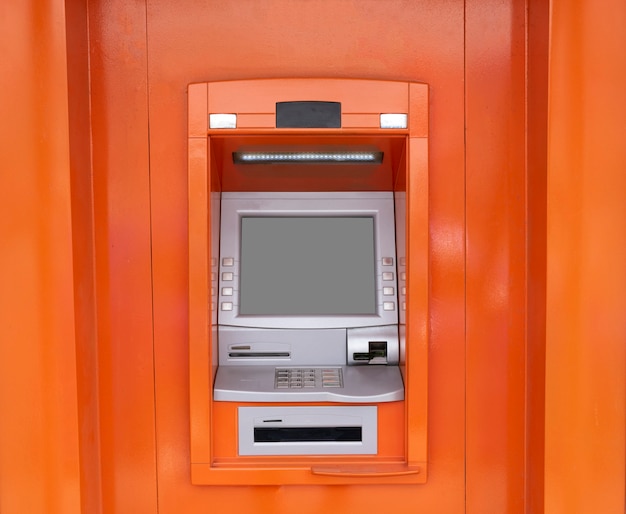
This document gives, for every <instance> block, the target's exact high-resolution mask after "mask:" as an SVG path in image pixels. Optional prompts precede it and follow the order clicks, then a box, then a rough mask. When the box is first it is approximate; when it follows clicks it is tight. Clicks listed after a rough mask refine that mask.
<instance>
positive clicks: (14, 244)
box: [0, 0, 81, 514]
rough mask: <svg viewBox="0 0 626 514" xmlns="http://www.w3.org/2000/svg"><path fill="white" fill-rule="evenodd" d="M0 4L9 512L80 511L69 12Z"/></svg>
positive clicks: (0, 261)
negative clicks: (66, 18)
mask: <svg viewBox="0 0 626 514" xmlns="http://www.w3.org/2000/svg"><path fill="white" fill-rule="evenodd" d="M11 4H13V5H9V4H3V5H2V7H0V39H1V43H2V46H1V48H2V60H1V63H0V91H1V94H0V120H1V121H0V159H1V160H2V162H1V163H0V209H1V210H2V216H1V217H0V244H1V247H0V511H1V512H2V513H3V514H4V513H18V512H37V513H39V512H41V513H43V512H59V513H61V512H64V513H68V514H70V513H77V512H80V501H81V498H80V496H81V490H80V468H79V447H78V432H79V425H78V404H77V398H76V382H77V379H76V371H77V368H76V355H75V354H76V344H75V342H76V339H75V334H74V322H75V318H74V301H75V297H74V290H73V283H74V281H73V266H72V262H73V256H72V217H71V210H70V203H71V196H70V195H71V193H70V173H69V129H68V118H67V112H68V98H67V66H66V52H65V50H66V45H65V23H64V12H63V4H62V3H60V2H57V1H53V0H50V1H37V2H35V1H34V0H33V1H31V2H11Z"/></svg>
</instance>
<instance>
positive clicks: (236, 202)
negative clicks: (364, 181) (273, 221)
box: [218, 192, 398, 329]
mask: <svg viewBox="0 0 626 514" xmlns="http://www.w3.org/2000/svg"><path fill="white" fill-rule="evenodd" d="M221 204H222V212H221V223H220V226H221V230H220V261H219V268H220V271H219V277H218V280H219V282H218V285H219V299H218V324H219V325H228V326H239V327H256V328H274V329H281V328H290V329H294V328H295V329H298V328H352V327H371V326H379V325H388V324H395V323H397V322H398V309H397V295H395V296H393V297H383V285H384V286H385V287H388V286H390V287H393V288H394V291H396V292H397V276H396V275H397V274H396V267H395V263H396V258H395V257H396V248H395V217H394V201H393V193H391V192H341V193H335V192H323V193H317V192H316V193H302V192H298V193H295V192H294V193H266V192H238V193H223V194H222V202H221ZM281 216H282V217H371V218H372V219H373V222H374V241H373V244H374V262H375V274H376V277H375V283H376V291H375V294H376V312H375V313H373V314H319V315H280V314H276V315H265V314H262V315H260V314H247V315H244V314H240V312H239V299H238V298H239V297H238V293H239V279H240V254H241V219H242V218H243V217H281ZM382 257H391V258H392V261H393V265H392V266H383V261H382ZM224 259H232V260H233V265H232V266H226V265H225V262H227V261H225V260H224ZM383 271H391V272H392V273H393V280H386V281H384V284H383V280H382V273H383ZM223 273H232V274H233V280H231V281H228V282H223V281H222V277H223ZM224 287H229V288H230V287H232V289H233V295H232V296H225V295H223V294H222V293H223V291H224V290H223V288H224ZM383 301H385V302H388V301H393V302H394V303H395V308H394V310H383ZM224 302H226V303H230V304H232V310H223V309H222V305H223V303H224Z"/></svg>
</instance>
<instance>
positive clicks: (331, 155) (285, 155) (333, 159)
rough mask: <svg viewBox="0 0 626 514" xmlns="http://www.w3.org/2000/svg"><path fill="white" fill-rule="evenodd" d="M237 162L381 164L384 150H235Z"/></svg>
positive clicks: (234, 156)
mask: <svg viewBox="0 0 626 514" xmlns="http://www.w3.org/2000/svg"><path fill="white" fill-rule="evenodd" d="M233 162H234V163H235V164H295V163H298V164H380V163H382V162H383V152H375V151H353V152H350V151H341V152H339V151H327V152H324V151H319V152H317V151H316V152H233Z"/></svg>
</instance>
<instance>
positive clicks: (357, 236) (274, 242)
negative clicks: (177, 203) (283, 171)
mask: <svg viewBox="0 0 626 514" xmlns="http://www.w3.org/2000/svg"><path fill="white" fill-rule="evenodd" d="M240 258H241V269H240V282H239V288H240V291H239V313H240V314H244V315H300V316H319V315H341V314H375V313H376V266H375V255H374V219H373V218H372V217H243V218H242V219H241V256H240Z"/></svg>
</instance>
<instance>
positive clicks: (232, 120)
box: [209, 114, 237, 129]
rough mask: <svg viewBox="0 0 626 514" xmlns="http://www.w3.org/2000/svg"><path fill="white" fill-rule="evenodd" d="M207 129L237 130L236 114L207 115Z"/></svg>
mask: <svg viewBox="0 0 626 514" xmlns="http://www.w3.org/2000/svg"><path fill="white" fill-rule="evenodd" d="M209 128H212V129H215V128H218V129H224V128H225V129H234V128H237V115H236V114H209Z"/></svg>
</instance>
